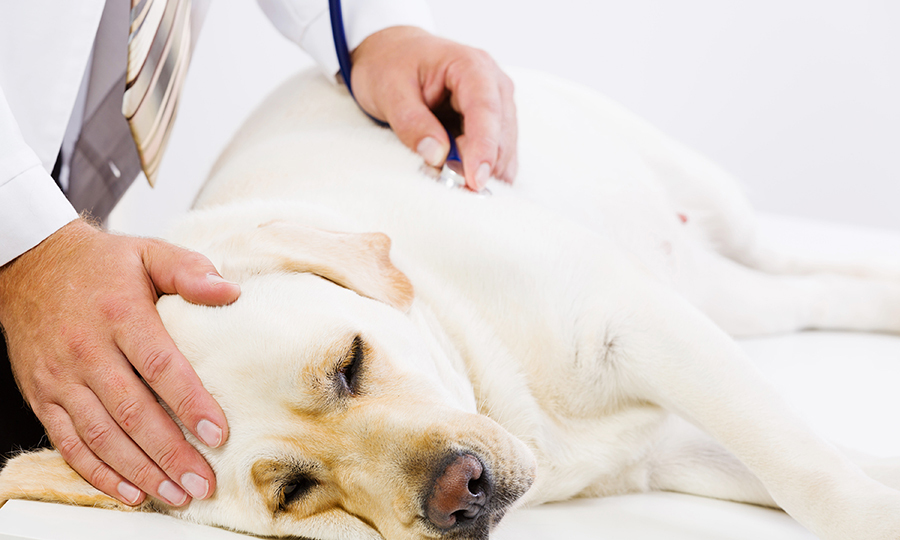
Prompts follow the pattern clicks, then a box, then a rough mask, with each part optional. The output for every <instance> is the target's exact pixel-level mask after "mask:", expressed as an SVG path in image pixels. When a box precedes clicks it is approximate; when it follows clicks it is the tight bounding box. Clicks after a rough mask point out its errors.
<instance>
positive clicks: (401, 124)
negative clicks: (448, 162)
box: [384, 85, 450, 167]
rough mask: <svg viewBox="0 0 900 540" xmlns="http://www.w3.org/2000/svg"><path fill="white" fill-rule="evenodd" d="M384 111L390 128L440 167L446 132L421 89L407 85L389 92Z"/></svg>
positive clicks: (446, 144) (447, 148)
mask: <svg viewBox="0 0 900 540" xmlns="http://www.w3.org/2000/svg"><path fill="white" fill-rule="evenodd" d="M389 99H390V101H389V102H388V103H386V104H385V106H384V114H385V117H386V118H387V121H388V124H390V125H391V129H393V130H394V133H396V134H397V137H398V138H399V139H400V141H401V142H402V143H403V144H405V145H406V146H407V147H408V148H410V149H411V150H413V151H414V152H416V153H417V154H419V155H420V156H422V158H423V159H424V160H425V162H426V163H428V164H429V165H431V166H432V167H440V166H441V165H443V164H444V160H445V159H446V158H447V153H448V152H449V151H450V139H448V137H447V131H446V130H445V129H444V126H443V125H442V124H441V122H440V121H439V120H438V119H437V117H436V116H435V115H434V113H433V112H431V109H429V108H428V106H427V105H426V104H425V100H424V98H423V97H422V92H421V89H419V87H418V86H416V85H409V86H405V85H404V87H403V88H400V89H398V91H396V92H394V93H392V94H391V97H390V98H389Z"/></svg>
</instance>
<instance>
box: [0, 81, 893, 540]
mask: <svg viewBox="0 0 900 540" xmlns="http://www.w3.org/2000/svg"><path fill="white" fill-rule="evenodd" d="M514 80H515V82H516V88H517V90H516V92H517V93H516V95H517V104H518V110H519V114H520V122H521V130H520V131H521V142H520V156H521V166H520V171H521V172H520V177H519V179H518V181H517V183H516V185H515V186H508V185H504V184H500V183H491V184H490V185H489V187H490V190H491V191H492V193H493V195H491V196H488V197H479V196H476V195H473V194H472V193H469V192H465V191H460V190H456V191H450V190H448V189H446V188H444V187H442V186H440V185H438V184H437V183H435V182H433V181H432V180H431V179H430V178H429V177H428V176H427V175H426V174H424V173H423V172H422V170H421V167H422V163H421V160H420V159H419V158H417V157H416V156H415V155H413V154H412V153H410V152H409V151H408V150H406V149H405V148H404V147H403V146H402V145H401V144H400V143H399V142H398V141H397V140H396V138H395V137H394V136H393V134H392V133H391V132H390V131H388V130H383V129H380V128H377V127H375V126H373V125H372V124H371V123H370V122H369V121H368V120H367V119H366V118H365V117H364V116H362V114H361V113H360V112H359V111H358V110H357V109H356V107H355V105H354V104H353V103H352V101H351V100H350V99H349V97H348V96H347V95H346V94H345V93H344V92H342V91H340V90H338V89H335V88H334V87H332V86H331V85H329V84H328V83H326V82H325V81H322V80H320V79H319V78H316V77H315V76H311V75H308V74H307V75H301V76H299V77H297V78H295V79H294V80H292V81H290V82H288V83H287V84H285V85H284V86H283V87H282V88H281V89H279V90H278V91H277V92H276V93H274V94H273V95H272V96H271V97H270V98H269V99H268V100H267V102H266V103H264V104H263V105H262V106H261V107H260V109H259V110H257V112H256V113H255V114H254V115H253V116H252V117H251V118H250V120H249V121H248V122H247V123H246V125H245V126H244V127H243V128H242V130H241V132H240V133H239V134H238V135H237V136H236V138H235V139H234V141H233V142H232V143H231V145H230V146H229V147H228V149H227V150H226V151H225V152H224V153H223V155H222V157H221V158H220V160H219V162H218V164H217V165H216V167H215V169H214V171H213V172H212V174H211V176H210V179H209V181H208V182H207V184H206V186H205V187H204V189H203V191H202V193H201V194H200V196H199V198H198V200H197V205H196V206H197V209H196V210H195V211H194V212H192V213H191V215H189V216H188V217H187V218H186V219H185V220H184V222H183V223H181V224H180V225H179V227H178V228H177V230H176V231H175V232H174V233H173V234H172V236H171V239H172V240H173V241H176V242H178V243H181V244H184V245H187V246H189V247H191V248H193V249H196V250H198V251H201V252H203V253H205V254H207V255H208V256H209V257H210V258H211V259H212V260H213V261H214V262H215V263H216V265H217V266H218V267H219V268H220V269H221V270H222V272H223V275H225V277H227V278H230V279H235V280H238V281H240V282H241V284H242V289H243V293H242V296H241V298H240V300H239V301H238V302H236V303H235V304H234V305H232V306H229V307H225V308H206V307H199V306H195V305H191V304H188V303H186V302H184V301H183V300H181V299H179V298H177V297H166V298H163V299H162V300H160V302H159V310H160V313H161V314H162V316H163V318H164V321H165V323H166V326H167V328H168V329H169V331H170V332H171V333H172V335H173V337H174V338H175V340H176V342H177V344H178V346H179V347H180V349H181V350H182V351H183V352H184V354H185V355H186V356H187V357H188V359H190V360H191V362H192V364H193V365H194V367H195V369H196V370H197V372H198V373H199V375H200V377H201V379H202V380H203V382H204V384H205V385H206V386H207V388H208V389H209V390H210V391H211V392H212V393H213V395H214V396H215V397H216V399H217V400H218V401H219V403H220V404H221V405H222V407H223V409H224V410H225V413H226V415H227V417H228V421H229V425H230V432H231V436H230V439H229V441H228V443H227V444H226V445H224V446H223V447H222V448H220V449H217V450H209V449H207V448H205V447H204V446H202V445H197V446H198V448H200V450H201V451H202V452H203V453H204V455H205V456H206V458H207V459H208V460H209V462H210V464H211V465H212V467H213V469H214V470H215V471H216V474H217V482H218V489H217V491H216V493H215V495H214V496H213V497H212V498H210V499H209V500H205V501H194V502H193V503H191V504H190V505H189V506H188V507H187V508H185V509H170V508H167V507H165V506H164V505H162V504H160V503H158V502H151V503H149V504H148V506H147V508H146V509H151V510H155V511H160V512H166V513H171V514H173V515H176V516H179V517H182V518H184V519H188V520H191V521H196V522H199V523H205V524H209V525H215V526H220V527H226V528H230V529H235V530H239V531H245V532H249V533H253V534H258V535H264V536H309V537H313V538H341V539H348V538H350V539H353V538H381V537H383V538H386V539H387V540H406V539H409V540H412V539H420V538H460V539H462V538H473V539H484V538H487V536H488V533H489V530H490V529H491V528H492V527H493V525H494V524H495V523H496V522H497V521H498V520H499V519H500V518H501V517H502V515H503V513H504V512H506V510H508V509H509V508H510V507H512V506H515V505H522V504H540V503H544V502H548V501H557V500H564V499H569V498H572V497H581V496H604V495H610V494H621V493H634V492H642V491H648V490H672V491H681V492H686V493H694V494H698V495H703V496H710V497H718V498H724V499H730V500H735V501H743V502H748V503H754V504H763V505H770V506H780V507H782V508H784V509H785V510H786V511H787V512H788V513H790V514H791V515H792V516H794V517H795V518H796V519H797V520H799V521H800V522H801V523H803V524H804V525H805V526H806V527H808V528H809V529H811V530H812V531H814V532H815V533H816V534H818V535H819V536H820V537H821V538H823V539H827V540H848V539H852V540H889V539H891V540H894V539H896V538H898V537H900V492H898V491H896V490H895V489H894V488H896V487H897V482H896V481H897V478H898V475H897V468H896V467H894V466H892V465H890V464H887V463H886V462H883V463H872V464H868V465H866V464H863V465H865V466H866V467H867V469H866V470H867V471H868V472H869V473H870V474H872V475H875V476H877V477H878V478H877V479H875V478H872V477H870V476H869V475H868V474H867V473H866V472H865V471H864V470H863V469H862V468H860V464H856V463H853V462H851V461H850V460H849V459H848V458H846V457H845V456H843V455H841V454H840V453H838V452H837V451H836V450H835V449H834V448H833V447H832V446H830V445H829V444H827V443H825V442H823V441H821V440H819V439H818V438H817V437H816V436H815V435H814V434H813V433H812V432H811V431H810V430H809V429H807V428H806V427H805V426H804V425H803V424H802V423H801V422H799V421H798V420H797V419H795V418H794V417H793V416H792V414H791V413H790V411H789V410H788V409H787V407H786V406H785V405H784V403H783V402H782V400H781V399H780V398H779V396H777V395H776V394H775V393H774V392H773V391H772V390H771V389H770V388H769V387H768V386H767V385H766V384H765V383H764V382H763V381H762V379H761V377H760V376H759V374H758V373H757V371H756V369H755V368H754V366H753V365H751V363H750V362H749V360H748V359H747V358H746V356H745V355H744V353H743V352H742V351H741V349H740V348H738V347H737V345H736V344H735V343H734V341H733V340H732V338H731V337H730V335H732V336H733V335H750V334H765V333H775V332H788V331H796V330H800V329H804V328H840V329H855V330H869V331H886V332H898V331H900V275H898V274H897V273H894V271H893V270H891V269H890V268H868V267H859V266H857V267H850V266H847V267H838V268H837V269H839V270H842V271H845V274H843V275H842V274H839V273H829V274H813V275H792V274H789V273H787V272H788V271H789V270H791V269H794V270H796V269H800V268H802V269H803V270H804V271H812V270H816V269H819V267H818V266H816V264H815V263H814V262H804V263H802V264H801V263H799V262H794V261H792V260H791V259H790V258H786V257H780V256H779V257H780V258H777V257H776V256H775V255H774V254H773V253H772V252H770V251H769V250H767V249H765V248H764V247H763V246H759V245H758V244H757V241H756V237H755V232H754V231H755V228H754V223H753V214H752V211H751V209H750V207H749V205H748V203H747V202H746V200H745V198H744V197H743V195H742V193H741V191H740V189H739V187H738V185H737V183H736V182H735V181H734V180H733V179H731V178H730V177H729V176H728V175H727V174H725V173H724V172H722V171H721V170H719V169H718V168H716V167H715V166H714V165H712V164H710V163H709V162H707V161H706V160H705V159H703V158H702V157H700V156H698V155H696V154H694V153H693V152H691V151H689V150H688V149H685V148H684V147H682V146H680V145H678V144H677V143H675V142H672V141H671V140H669V139H667V138H666V137H664V136H662V135H661V134H659V133H658V132H657V131H656V130H654V129H653V128H652V127H649V126H647V125H646V124H644V123H643V122H641V121H640V120H639V119H636V118H634V117H633V116H632V115H630V114H629V113H628V112H626V111H624V110H623V109H622V108H621V107H619V106H618V105H616V104H614V103H611V102H609V101H607V100H605V99H604V98H602V97H601V96H598V95H596V94H594V93H592V92H589V91H587V90H584V89H581V88H579V87H576V86H574V85H572V84H570V83H567V82H563V81H558V80H554V79H552V78H550V77H548V76H546V75H539V74H534V73H528V72H517V73H515V75H514ZM385 235H386V236H385ZM388 239H390V240H388ZM391 244H392V245H391ZM389 250H390V257H389V256H388V252H389ZM760 269H765V270H766V271H763V270H760ZM832 269H834V268H832ZM775 270H777V271H779V272H784V273H782V274H776V273H769V272H771V271H775ZM851 270H852V271H851ZM851 273H852V274H853V276H851V275H850V274H851ZM729 334H730V335H729ZM357 356H358V357H359V358H361V360H360V364H359V365H360V366H362V367H361V368H360V370H359V372H358V380H357V385H358V386H355V387H354V386H352V385H351V386H342V385H343V384H344V382H342V381H344V379H342V377H344V375H341V370H342V369H345V368H346V367H347V365H348V362H350V359H351V358H356V357H357ZM353 388H355V390H353ZM188 437H190V435H188ZM191 440H192V439H191ZM192 442H196V441H193V440H192ZM459 453H465V454H471V455H475V456H477V457H478V459H479V460H480V461H481V462H482V463H483V464H484V468H485V470H486V471H488V474H489V475H490V477H491V481H492V482H494V487H492V490H494V491H493V493H494V496H493V499H492V503H491V507H490V508H489V509H488V511H487V514H486V515H485V516H482V517H481V518H479V521H478V522H477V523H475V524H474V525H472V526H471V527H469V528H463V527H454V528H449V529H444V530H442V529H440V528H439V527H435V526H434V524H433V523H430V522H429V520H428V519H427V516H426V512H425V511H424V510H423V505H424V504H426V503H425V502H423V501H426V500H428V497H429V496H430V493H431V490H433V486H434V478H435V475H436V474H438V473H437V472H435V471H436V470H437V469H438V468H439V463H440V462H441V460H442V459H445V456H448V455H451V456H452V455H457V454H459ZM34 460H44V461H46V462H48V463H51V464H52V466H50V465H41V464H37V463H35V461H34ZM54 460H55V461H54ZM42 463H43V461H42ZM48 468H50V469H52V471H51V472H48ZM298 479H299V480H298ZM304 479H305V480H304ZM310 479H312V481H311V482H307V484H306V485H305V488H304V489H305V491H304V496H302V497H299V498H298V499H296V500H292V501H291V502H289V503H284V501H283V497H284V496H283V493H282V491H281V488H282V487H283V486H284V485H286V484H287V483H290V482H293V484H292V485H297V484H298V482H299V481H300V480H304V481H309V480H310ZM878 480H882V481H884V482H888V483H892V484H893V487H888V486H887V485H885V484H883V483H880V482H879V481H878ZM529 487H530V489H529ZM298 489H299V488H298ZM0 495H2V497H3V498H10V497H19V498H35V499H43V500H48V499H49V500H58V501H60V502H73V503H75V504H98V501H103V500H104V497H103V496H102V495H101V494H98V493H97V492H96V491H92V490H90V489H89V488H88V486H87V485H86V484H85V483H84V482H83V481H81V480H80V479H78V478H77V477H74V476H73V475H72V474H71V472H68V473H67V472H66V468H65V466H64V465H63V464H61V462H60V461H59V460H58V457H54V454H52V453H49V454H47V453H45V454H41V455H39V456H38V457H35V456H30V455H26V456H23V457H20V458H18V459H16V460H13V461H12V462H11V464H10V465H8V466H7V468H6V469H4V471H3V473H2V474H0ZM105 500H106V501H107V503H103V502H100V504H111V505H113V506H115V505H114V504H113V503H112V502H111V501H110V500H109V499H105Z"/></svg>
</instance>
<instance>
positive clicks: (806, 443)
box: [609, 284, 900, 540]
mask: <svg viewBox="0 0 900 540" xmlns="http://www.w3.org/2000/svg"><path fill="white" fill-rule="evenodd" d="M630 294H631V296H632V297H633V298H632V300H633V302H634V305H639V306H652V309H643V310H640V311H637V312H632V313H631V314H630V317H629V322H628V328H631V329H632V331H631V332H627V331H626V329H625V328H622V329H621V332H620V335H619V337H617V338H616V339H617V341H618V342H619V343H620V345H619V347H620V351H621V352H620V353H619V355H618V357H617V358H614V359H612V360H609V362H612V363H614V364H615V369H616V370H617V371H618V372H619V380H621V381H623V383H624V384H625V385H626V386H627V390H628V391H629V393H630V395H632V396H634V397H635V398H636V399H639V400H645V401H649V402H652V403H656V404H658V405H660V406H662V407H664V408H665V409H667V410H669V411H671V412H673V413H675V414H677V415H679V416H680V417H682V418H684V419H686V420H688V421H689V422H691V423H692V424H694V425H696V426H698V427H699V428H701V429H703V430H704V431H705V432H707V433H709V434H710V435H711V436H712V437H713V438H714V439H715V440H717V441H718V442H719V443H721V444H722V446H723V447H724V448H725V449H727V450H728V452H730V453H732V454H733V455H734V456H735V457H736V458H737V459H739V460H740V461H741V462H742V463H743V464H744V465H746V467H747V469H748V470H750V471H751V472H752V474H753V475H754V476H756V477H757V478H759V480H760V481H761V483H762V485H763V486H765V488H766V490H767V491H768V493H769V494H770V495H771V498H772V501H774V502H775V503H777V504H778V506H780V507H781V508H783V509H784V510H786V511H787V512H788V513H789V514H791V515H792V516H793V517H794V518H795V519H797V520H798V521H800V522H801V523H802V524H803V525H804V526H806V527H807V528H809V529H810V530H812V531H813V532H814V533H816V534H818V535H819V536H820V537H821V538H823V539H824V540H847V539H852V540H896V539H897V538H900V491H897V490H894V489H891V488H889V487H887V486H885V485H884V484H881V483H879V482H877V481H875V480H873V479H872V478H870V477H869V476H867V475H866V474H865V473H864V472H863V471H862V470H861V469H860V468H859V467H858V466H857V465H856V464H854V463H853V462H852V461H851V460H850V459H848V458H847V457H846V456H844V455H843V454H841V453H840V452H839V451H838V450H837V449H836V448H834V447H833V446H832V445H830V444H828V443H826V442H825V441H823V440H822V439H821V438H819V437H818V436H817V435H815V434H814V433H813V432H812V431H811V430H810V429H809V428H808V427H807V426H806V425H804V423H803V422H802V421H800V420H799V419H798V418H797V417H796V416H795V415H794V414H792V412H791V411H790V408H789V407H788V406H787V405H786V404H785V403H784V401H783V400H782V398H781V397H780V396H778V394H777V393H776V392H774V391H773V390H772V389H771V388H770V386H769V384H768V383H767V382H766V381H765V380H764V378H763V377H762V376H761V374H760V373H759V372H758V370H757V369H756V368H755V366H754V365H753V363H752V361H751V360H750V359H749V357H747V355H746V354H745V353H744V351H743V350H742V349H741V348H740V347H739V346H738V345H737V344H736V343H735V342H734V340H732V339H731V338H730V337H728V336H727V335H726V334H725V333H724V332H722V331H721V329H719V328H718V327H716V325H715V324H713V323H712V321H710V320H709V319H708V318H706V317H704V316H703V315H702V314H701V313H699V312H698V311H697V310H696V309H694V308H693V307H691V306H690V305H688V304H687V302H686V301H685V300H684V299H683V298H682V297H680V296H678V295H677V294H675V293H673V292H672V291H669V290H663V289H662V288H657V287H656V286H654V285H653V284H646V287H645V288H643V290H638V289H635V290H632V291H630ZM707 472H708V471H707ZM670 478H671V477H670ZM657 482H660V486H662V485H663V484H662V477H660V478H658V479H657ZM669 487H670V488H674V487H675V486H669ZM695 489H696V490H698V491H699V490H700V489H699V488H695ZM708 494H710V495H716V493H708ZM739 495H743V496H746V497H748V498H750V497H751V496H752V493H750V492H746V491H745V492H744V493H739ZM757 502H762V503H764V502H766V501H765V500H758V501H757Z"/></svg>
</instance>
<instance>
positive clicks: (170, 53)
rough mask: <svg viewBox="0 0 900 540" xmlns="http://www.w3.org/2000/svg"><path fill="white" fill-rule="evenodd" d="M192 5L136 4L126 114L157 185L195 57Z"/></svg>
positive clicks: (172, 1)
mask: <svg viewBox="0 0 900 540" xmlns="http://www.w3.org/2000/svg"><path fill="white" fill-rule="evenodd" d="M190 45H191V0H131V28H130V33H129V36H128V70H127V72H126V77H125V99H124V101H123V102H122V114H124V115H125V118H127V119H128V124H129V126H130V127H131V134H132V136H133V137H134V142H135V144H136V145H137V150H138V155H139V156H140V159H141V168H142V169H143V170H144V174H146V175H147V180H149V181H150V185H151V186H152V185H155V183H156V174H157V172H158V171H159V162H160V160H161V159H162V155H163V152H164V151H165V149H166V144H167V143H168V140H169V135H170V134H171V132H172V125H173V123H174V120H175V114H176V112H177V110H178V96H179V94H180V93H181V87H182V85H183V84H184V77H185V74H186V73H187V68H188V64H189V63H190V58H191V46H190Z"/></svg>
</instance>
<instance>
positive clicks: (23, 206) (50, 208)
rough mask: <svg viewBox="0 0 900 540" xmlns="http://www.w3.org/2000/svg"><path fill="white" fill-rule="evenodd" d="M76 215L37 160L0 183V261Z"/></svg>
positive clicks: (60, 226)
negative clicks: (8, 179)
mask: <svg viewBox="0 0 900 540" xmlns="http://www.w3.org/2000/svg"><path fill="white" fill-rule="evenodd" d="M76 218H78V213H77V212H75V209H74V208H72V205H71V204H69V201H68V200H66V197H65V195H63V193H62V192H61V191H60V190H59V188H58V187H57V186H56V183H55V182H54V181H53V178H51V177H50V175H49V174H47V171H45V170H44V168H43V167H41V166H40V165H39V164H38V165H35V166H34V167H31V168H29V169H26V170H25V171H24V172H22V173H21V174H19V175H18V176H16V177H15V178H13V179H11V180H10V181H8V182H6V183H5V184H3V185H2V186H0V265H4V264H6V263H8V262H10V261H11V260H13V259H15V258H16V257H18V256H19V255H21V254H23V253H25V252H26V251H28V250H29V249H31V248H33V247H34V246H36V245H38V244H40V243H41V242H43V241H44V239H45V238H47V237H48V236H50V235H51V234H53V233H55V232H56V231H58V230H59V229H61V228H62V227H63V226H64V225H66V224H67V223H70V222H71V221H72V220H74V219H76Z"/></svg>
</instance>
